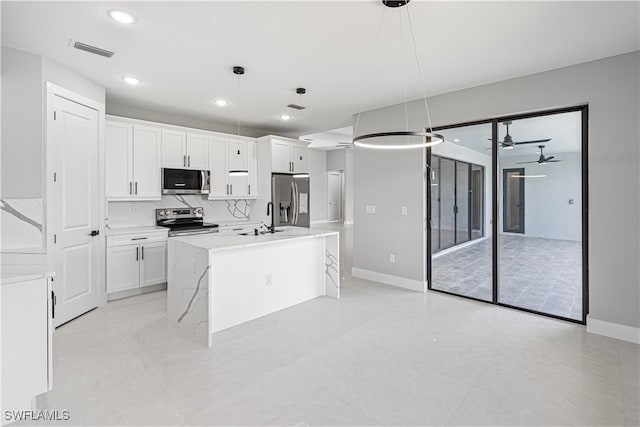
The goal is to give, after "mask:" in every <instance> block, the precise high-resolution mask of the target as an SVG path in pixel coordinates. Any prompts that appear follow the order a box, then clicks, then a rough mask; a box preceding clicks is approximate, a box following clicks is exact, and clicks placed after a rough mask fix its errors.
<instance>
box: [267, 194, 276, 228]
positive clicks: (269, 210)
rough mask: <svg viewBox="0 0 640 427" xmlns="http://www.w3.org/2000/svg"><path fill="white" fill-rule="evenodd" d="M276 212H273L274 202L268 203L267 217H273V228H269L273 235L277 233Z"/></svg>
mask: <svg viewBox="0 0 640 427" xmlns="http://www.w3.org/2000/svg"><path fill="white" fill-rule="evenodd" d="M275 214H276V213H275V212H274V211H273V202H269V203H267V215H271V227H267V228H268V229H269V231H270V232H271V233H275V232H276V225H275V218H274V217H275Z"/></svg>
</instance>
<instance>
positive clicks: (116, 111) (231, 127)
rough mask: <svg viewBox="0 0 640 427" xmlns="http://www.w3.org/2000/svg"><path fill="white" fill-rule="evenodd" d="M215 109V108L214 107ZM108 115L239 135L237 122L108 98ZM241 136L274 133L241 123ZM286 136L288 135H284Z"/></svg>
mask: <svg viewBox="0 0 640 427" xmlns="http://www.w3.org/2000/svg"><path fill="white" fill-rule="evenodd" d="M212 108H213V107H212ZM106 109H107V114H110V115H113V116H120V117H129V118H132V119H138V120H147V121H150V122H157V123H166V124H170V125H175V126H184V127H188V128H193V129H202V130H210V131H214V132H222V133H230V134H237V133H238V128H237V124H236V122H226V123H225V122H219V121H214V120H200V119H195V118H193V117H188V116H181V115H177V114H169V113H165V112H160V111H153V110H149V109H146V108H138V107H134V106H131V105H125V104H121V103H118V102H113V101H111V100H110V99H109V98H108V97H107V105H106ZM240 125H241V127H240V134H242V135H244V136H250V137H254V138H256V137H261V136H265V135H269V134H271V133H272V132H269V131H266V130H261V129H255V128H251V127H247V126H244V125H243V124H242V122H240ZM283 136H286V135H283Z"/></svg>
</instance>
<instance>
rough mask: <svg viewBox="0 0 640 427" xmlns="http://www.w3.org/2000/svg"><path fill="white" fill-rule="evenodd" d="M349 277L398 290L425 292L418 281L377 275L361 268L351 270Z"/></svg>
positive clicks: (424, 288)
mask: <svg viewBox="0 0 640 427" xmlns="http://www.w3.org/2000/svg"><path fill="white" fill-rule="evenodd" d="M351 275H352V276H354V277H359V278H361V279H366V280H372V281H374V282H380V283H384V284H385V285H391V286H396V287H398V288H404V289H409V290H412V291H416V292H426V285H425V283H424V282H421V281H419V280H412V279H407V278H405V277H399V276H393V275H391V274H385V273H378V272H377V271H371V270H365V269H363V268H356V267H352V268H351Z"/></svg>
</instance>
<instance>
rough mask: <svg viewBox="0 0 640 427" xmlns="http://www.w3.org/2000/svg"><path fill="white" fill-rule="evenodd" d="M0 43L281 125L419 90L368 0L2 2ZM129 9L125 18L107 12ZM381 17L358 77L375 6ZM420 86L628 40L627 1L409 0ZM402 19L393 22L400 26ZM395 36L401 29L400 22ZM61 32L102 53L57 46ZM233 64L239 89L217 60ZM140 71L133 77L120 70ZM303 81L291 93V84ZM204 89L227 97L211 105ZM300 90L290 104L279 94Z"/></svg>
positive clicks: (394, 37) (634, 38)
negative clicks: (129, 21) (106, 53)
mask: <svg viewBox="0 0 640 427" xmlns="http://www.w3.org/2000/svg"><path fill="white" fill-rule="evenodd" d="M1 7H2V44H3V45H5V46H9V47H14V48H17V49H21V50H25V51H29V52H33V53H37V54H41V55H44V56H46V57H49V58H51V59H53V60H55V61H57V62H59V63H61V64H64V65H66V66H67V67H69V68H71V69H72V70H75V71H76V72H78V73H80V74H81V75H84V76H86V77H88V78H89V79H91V80H93V81H95V82H97V83H99V84H101V85H103V86H104V87H106V89H107V99H108V102H114V103H121V104H128V105H131V106H134V107H142V108H147V109H152V110H158V111H162V112H165V113H179V114H181V115H184V114H185V113H186V114H189V115H191V116H193V117H195V118H201V119H210V120H216V121H228V122H233V121H234V120H235V119H236V116H237V114H238V113H240V117H241V120H242V122H243V124H244V125H245V126H252V127H255V128H259V129H266V130H268V131H270V132H273V133H287V134H290V135H292V134H293V135H297V134H299V133H300V134H309V133H314V132H319V131H323V130H327V129H335V128H338V127H343V126H347V125H350V124H351V116H352V115H353V114H354V113H357V112H358V110H359V107H360V104H361V103H364V109H365V110H367V109H372V108H378V107H382V106H385V105H390V104H395V103H399V102H402V100H403V85H405V84H406V85H407V88H406V89H407V98H409V99H416V98H419V97H420V96H421V88H420V87H419V83H418V77H417V71H416V69H415V66H414V61H413V59H412V56H411V54H412V50H411V48H410V45H409V42H410V41H409V39H408V38H405V39H404V42H405V49H404V52H405V61H404V63H405V71H406V74H405V77H404V78H399V76H401V75H402V67H401V65H400V62H401V61H400V37H399V31H398V28H399V21H398V13H399V10H405V11H406V8H400V9H385V8H384V7H383V6H382V5H381V3H380V2H378V1H354V2H321V1H287V2H245V1H233V2H178V1H174V2H92V1H86V2H11V1H2V2H1ZM112 8H117V9H122V10H125V11H127V12H130V13H132V14H133V15H135V17H136V18H137V23H135V24H133V25H129V26H127V25H123V24H118V23H116V22H115V21H113V20H112V19H111V18H109V17H108V16H107V11H108V10H109V9H112ZM383 9H385V10H386V18H385V21H384V25H383V27H382V35H381V40H380V44H379V46H378V50H377V54H376V58H375V61H374V63H373V68H372V70H373V71H372V74H371V79H370V82H369V84H368V85H367V86H366V87H365V78H366V75H367V70H368V66H369V60H370V57H371V52H372V50H373V42H374V38H375V34H376V31H377V28H378V23H379V22H380V21H379V20H380V17H381V14H382V10H383ZM409 9H410V11H411V14H412V20H413V26H414V29H415V33H416V39H417V42H418V46H417V48H418V54H419V57H420V62H421V64H422V67H423V71H424V74H425V86H426V90H427V93H428V94H429V95H435V94H439V93H445V92H449V91H453V90H458V89H462V88H466V87H473V86H477V85H481V84H486V83H490V82H494V81H499V80H504V79H508V78H513V77H516V76H521V75H526V74H531V73H536V72H540V71H545V70H549V69H554V68H559V67H564V66H568V65H572V64H577V63H582V62H586V61H590V60H594V59H598V58H603V57H608V56H613V55H617V54H621V53H625V52H630V51H634V50H638V49H639V38H638V33H639V25H638V16H639V4H638V2H611V1H602V2H591V1H588V2H577V1H570V2H523V1H510V2H454V1H447V2H427V1H423V2H419V1H417V0H414V1H412V2H411V3H410V4H409ZM406 24H407V23H406V21H405V30H406ZM407 34H408V33H407ZM71 39H74V40H79V41H82V42H85V43H89V44H92V45H96V46H99V47H102V48H105V49H108V50H112V51H115V52H116V54H115V55H114V56H113V58H111V59H105V58H101V57H98V56H94V55H91V54H88V53H85V52H81V51H78V50H75V49H71V48H69V47H68V45H69V41H70V40H71ZM234 65H243V66H245V67H246V70H247V74H245V75H244V76H243V77H242V80H241V97H240V100H239V103H238V102H237V100H236V78H235V76H234V75H233V74H232V73H231V67H232V66H234ZM128 74H132V75H135V76H137V77H139V78H140V79H142V82H143V83H142V84H141V85H140V86H138V87H130V86H127V85H126V84H124V83H123V81H122V80H121V77H122V76H123V75H128ZM298 86H304V87H306V88H307V89H308V93H307V94H306V95H304V96H303V99H302V101H300V100H299V98H298V95H297V94H296V93H295V88H296V87H298ZM216 98H226V99H228V100H229V101H230V105H229V106H227V107H226V108H219V107H216V106H215V105H213V104H212V100H214V99H216ZM292 102H294V103H298V102H302V104H303V105H305V106H307V107H308V108H307V109H306V110H304V111H302V112H297V111H295V110H289V111H288V113H289V114H290V115H291V116H292V120H290V121H289V122H282V121H280V120H279V116H280V115H281V114H282V113H283V112H285V111H287V110H288V109H287V108H286V105H287V104H289V103H292Z"/></svg>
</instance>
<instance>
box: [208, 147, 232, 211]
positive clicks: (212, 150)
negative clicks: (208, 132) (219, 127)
mask: <svg viewBox="0 0 640 427" xmlns="http://www.w3.org/2000/svg"><path fill="white" fill-rule="evenodd" d="M209 170H210V172H211V182H210V185H211V189H210V190H209V198H210V199H212V198H220V197H226V196H227V194H228V187H227V179H228V178H227V176H228V174H229V172H228V169H227V140H226V138H223V137H218V136H210V137H209Z"/></svg>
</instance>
